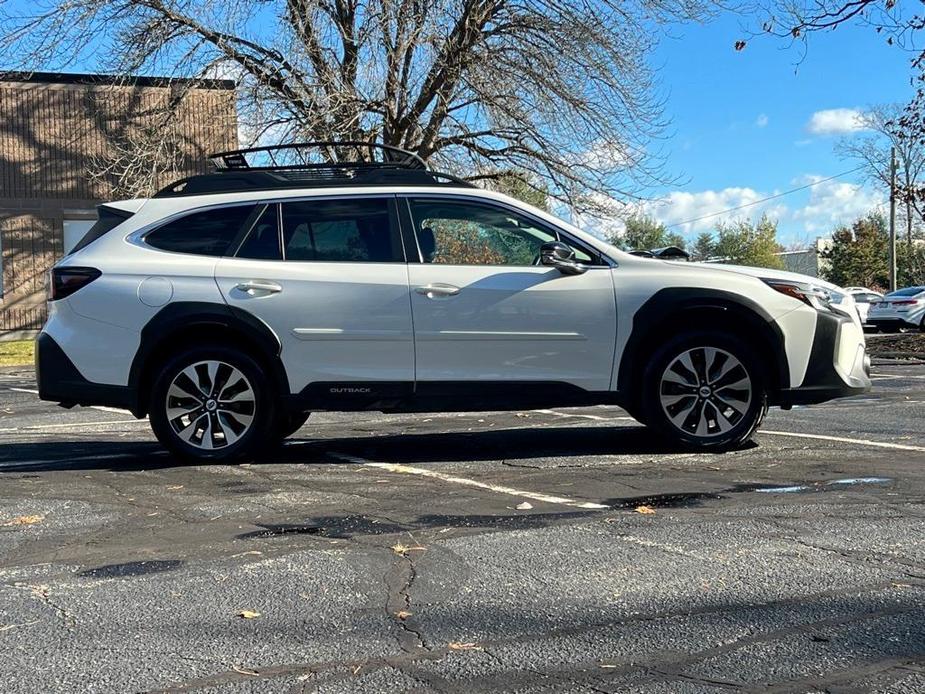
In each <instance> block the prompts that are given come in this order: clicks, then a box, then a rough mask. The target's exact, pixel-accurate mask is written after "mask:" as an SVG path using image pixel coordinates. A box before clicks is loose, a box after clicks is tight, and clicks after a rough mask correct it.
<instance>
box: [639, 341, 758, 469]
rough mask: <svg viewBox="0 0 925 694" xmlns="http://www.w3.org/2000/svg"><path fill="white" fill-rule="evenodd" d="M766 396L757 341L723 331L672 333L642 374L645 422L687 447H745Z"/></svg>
mask: <svg viewBox="0 0 925 694" xmlns="http://www.w3.org/2000/svg"><path fill="white" fill-rule="evenodd" d="M710 350H713V351H710ZM685 360H686V363H688V364H690V365H691V366H692V367H694V370H693V371H691V369H689V368H687V366H685ZM711 367H712V368H711ZM743 379H745V380H743ZM733 386H735V387H733ZM746 392H747V398H746V395H745V393H746ZM767 402H768V400H767V392H766V386H765V376H764V370H763V369H762V366H761V364H760V363H759V362H758V360H757V359H756V357H755V349H754V347H753V346H751V345H749V344H747V343H746V342H744V341H743V340H741V339H739V338H738V337H735V336H734V335H730V334H726V333H722V332H714V331H702V332H700V331H698V332H694V331H692V332H686V333H682V334H681V335H678V336H677V337H674V338H672V339H671V340H669V341H668V342H666V343H665V344H664V345H662V346H661V348H659V349H658V350H657V351H656V353H655V355H654V356H653V357H652V359H651V361H650V362H649V364H648V365H647V367H646V370H645V373H644V376H643V418H644V420H645V422H646V424H647V425H648V426H651V427H653V428H655V429H657V430H658V431H659V432H661V433H662V434H663V435H665V436H666V437H668V438H669V439H670V440H672V441H674V442H676V443H678V444H680V445H682V446H684V447H685V448H689V449H695V450H710V451H717V452H719V451H728V450H734V449H736V448H739V447H741V446H742V445H743V444H745V443H746V442H747V441H749V439H751V437H752V436H753V435H754V433H755V431H756V430H757V429H758V426H759V425H760V424H761V420H762V419H763V418H764V415H765V412H767V409H768V405H767ZM692 403H693V404H692ZM669 412H671V413H672V414H673V416H674V419H672V416H670V415H669Z"/></svg>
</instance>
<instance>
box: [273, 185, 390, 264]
mask: <svg viewBox="0 0 925 694" xmlns="http://www.w3.org/2000/svg"><path fill="white" fill-rule="evenodd" d="M282 217H283V247H284V249H285V258H286V260H293V261H329V262H330V261H335V262H337V261H339V262H367V263H396V262H404V253H403V251H402V245H401V238H400V237H399V235H398V229H397V225H396V224H395V223H394V222H393V219H392V215H391V213H390V210H389V201H388V200H387V199H385V198H353V199H346V198H345V199H339V200H311V201H300V202H288V203H283V209H282Z"/></svg>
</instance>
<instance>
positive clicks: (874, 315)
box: [867, 287, 925, 331]
mask: <svg viewBox="0 0 925 694" xmlns="http://www.w3.org/2000/svg"><path fill="white" fill-rule="evenodd" d="M867 321H868V323H870V325H873V326H874V327H876V328H879V329H880V330H884V331H894V330H905V329H909V328H920V329H925V325H923V321H925V287H906V288H905V289H897V290H896V291H895V292H891V293H889V294H887V295H886V296H885V297H883V300H882V301H880V302H878V303H876V304H871V306H870V311H869V312H868V314H867Z"/></svg>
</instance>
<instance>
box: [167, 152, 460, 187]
mask: <svg viewBox="0 0 925 694" xmlns="http://www.w3.org/2000/svg"><path fill="white" fill-rule="evenodd" d="M351 151H352V152H354V153H355V154H356V156H355V158H352V159H347V158H346V157H347V155H348V154H350V152H351ZM209 159H210V160H211V161H212V163H213V165H214V166H215V168H216V172H215V173H211V174H202V175H199V176H191V177H189V178H184V179H182V180H180V181H176V182H174V183H172V184H170V185H169V186H167V187H166V188H163V189H162V190H159V191H158V192H157V193H155V194H154V197H156V198H166V197H180V196H187V195H208V194H210V193H234V192H244V191H250V190H272V189H276V188H282V189H285V188H320V187H335V186H362V185H367V186H376V185H420V186H434V185H454V186H463V187H466V188H474V187H475V186H474V185H473V184H471V183H469V182H467V181H464V180H462V179H460V178H457V177H456V176H452V175H450V174H446V173H440V172H438V171H431V170H429V169H428V168H427V164H426V163H425V162H424V160H423V159H421V157H419V156H418V155H417V154H415V153H414V152H408V151H407V150H404V149H399V148H398V147H392V146H390V145H381V144H377V143H372V142H353V141H346V142H301V143H295V144H289V145H273V146H269V147H252V148H250V149H237V150H231V151H228V152H219V153H218V154H213V155H211V156H210V157H209Z"/></svg>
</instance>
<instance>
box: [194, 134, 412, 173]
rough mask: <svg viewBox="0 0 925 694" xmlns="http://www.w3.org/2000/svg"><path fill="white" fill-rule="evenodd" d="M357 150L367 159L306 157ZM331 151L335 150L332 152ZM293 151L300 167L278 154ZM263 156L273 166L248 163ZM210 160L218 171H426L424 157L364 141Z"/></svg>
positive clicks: (299, 145)
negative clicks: (252, 157) (313, 159)
mask: <svg viewBox="0 0 925 694" xmlns="http://www.w3.org/2000/svg"><path fill="white" fill-rule="evenodd" d="M344 148H354V149H356V151H357V152H358V153H359V152H360V151H362V150H364V149H365V150H367V154H368V157H369V158H368V159H363V158H362V156H358V158H357V160H356V161H341V162H337V161H324V162H310V161H308V160H307V157H306V155H307V154H308V152H310V151H312V150H315V151H326V152H327V155H326V156H330V155H331V154H335V153H336V151H337V149H341V150H343V149H344ZM331 150H334V151H333V152H332V151H331ZM288 152H292V153H293V154H295V155H296V156H297V157H298V158H299V159H300V160H301V163H300V164H281V163H280V162H279V159H278V158H277V157H278V155H280V154H281V153H288ZM377 153H378V154H379V156H380V160H379V161H377V160H376V154H377ZM255 154H263V155H265V156H267V157H268V158H269V160H270V162H271V165H270V166H255V165H252V164H251V162H250V161H248V157H247V155H255ZM209 159H210V160H211V161H212V164H213V165H214V166H215V168H216V170H217V171H241V170H252V171H273V170H280V169H296V168H306V169H309V168H343V169H347V168H367V167H390V168H401V169H425V170H426V169H427V164H426V163H425V162H424V160H423V159H421V157H419V156H418V155H417V154H415V153H414V152H409V151H408V150H405V149H401V148H399V147H393V146H392V145H384V144H379V143H377V142H361V141H354V140H347V141H343V142H333V141H320V142H295V143H292V144H285V145H269V146H266V147H249V148H247V149H234V150H229V151H227V152H217V153H216V154H212V155H209Z"/></svg>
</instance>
